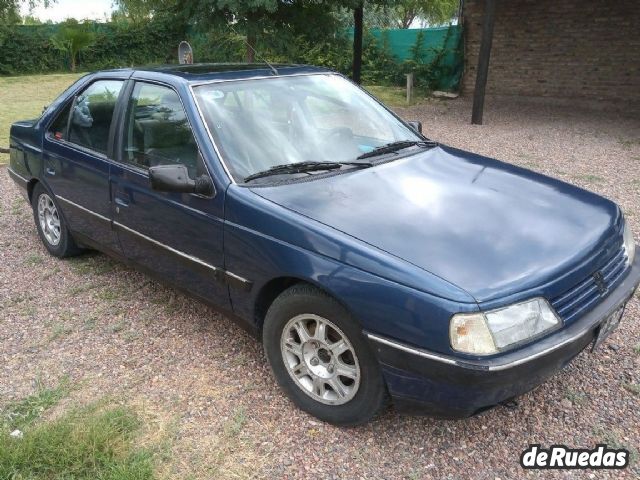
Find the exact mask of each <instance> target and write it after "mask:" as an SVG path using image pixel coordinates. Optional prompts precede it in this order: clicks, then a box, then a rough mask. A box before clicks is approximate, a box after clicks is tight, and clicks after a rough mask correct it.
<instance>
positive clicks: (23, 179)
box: [7, 167, 29, 184]
mask: <svg viewBox="0 0 640 480" xmlns="http://www.w3.org/2000/svg"><path fill="white" fill-rule="evenodd" d="M7 172H9V176H13V177H16V178H19V179H20V180H22V181H23V182H24V183H25V184H27V183H29V179H27V178H25V177H23V176H22V175H20V174H19V173H18V172H16V171H15V170H14V169H13V168H11V167H7Z"/></svg>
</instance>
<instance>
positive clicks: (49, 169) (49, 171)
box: [44, 167, 56, 177]
mask: <svg viewBox="0 0 640 480" xmlns="http://www.w3.org/2000/svg"><path fill="white" fill-rule="evenodd" d="M44 171H45V173H46V174H47V175H51V176H52V177H53V176H54V175H55V174H56V171H55V170H54V169H53V168H51V167H47V168H45V169H44Z"/></svg>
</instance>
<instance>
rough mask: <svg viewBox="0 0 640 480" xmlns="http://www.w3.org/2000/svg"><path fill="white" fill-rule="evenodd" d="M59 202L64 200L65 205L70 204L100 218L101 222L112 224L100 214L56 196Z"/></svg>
mask: <svg viewBox="0 0 640 480" xmlns="http://www.w3.org/2000/svg"><path fill="white" fill-rule="evenodd" d="M55 197H56V198H57V199H58V200H62V201H63V202H64V203H68V204H69V205H71V206H73V207H76V208H79V209H80V210H82V211H84V212H87V213H89V214H91V215H93V216H95V217H98V218H99V219H100V220H104V221H105V222H111V219H110V218H107V217H105V216H104V215H100V214H99V213H96V212H94V211H93V210H89V209H88V208H85V207H83V206H82V205H78V204H77V203H75V202H72V201H71V200H69V199H67V198H64V197H61V196H60V195H56V196H55Z"/></svg>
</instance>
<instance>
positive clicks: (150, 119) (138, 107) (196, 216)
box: [111, 81, 229, 307]
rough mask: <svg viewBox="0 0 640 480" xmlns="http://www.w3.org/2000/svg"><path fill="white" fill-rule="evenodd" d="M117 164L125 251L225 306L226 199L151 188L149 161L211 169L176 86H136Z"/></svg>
mask: <svg viewBox="0 0 640 480" xmlns="http://www.w3.org/2000/svg"><path fill="white" fill-rule="evenodd" d="M130 90H131V93H130V94H127V95H128V97H129V98H128V102H127V106H126V110H125V112H124V115H123V117H122V118H123V120H122V126H121V130H122V132H121V134H120V138H119V142H118V145H119V146H118V149H119V153H118V157H119V162H118V163H117V164H115V165H113V166H112V169H111V182H112V195H113V202H114V222H113V225H114V228H115V230H116V232H117V236H118V238H119V240H120V245H121V247H122V251H123V253H124V255H125V256H127V257H128V258H129V259H131V260H132V261H133V262H135V263H136V264H138V265H139V266H141V267H143V268H144V269H146V270H148V271H150V272H152V273H156V274H158V275H160V276H162V277H163V278H164V279H166V280H169V281H171V282H173V283H174V284H176V285H178V286H180V287H182V288H185V289H187V290H189V291H190V292H192V293H194V294H196V295H198V296H200V297H202V298H204V299H206V300H208V301H210V302H212V303H215V304H217V305H220V306H222V307H228V306H229V293H228V288H227V284H226V283H225V277H224V270H223V268H224V263H223V245H222V234H223V220H222V217H223V203H222V201H221V200H222V199H221V198H217V196H216V194H215V193H214V194H213V195H211V196H210V197H206V196H202V195H195V194H187V193H172V192H159V191H155V190H152V189H151V186H150V182H149V174H148V169H149V167H152V166H156V165H170V164H183V165H186V167H187V169H188V171H189V175H190V176H191V177H192V178H194V179H195V178H196V177H198V176H201V175H209V171H208V168H207V166H206V165H205V163H204V161H203V158H202V156H201V154H200V148H199V146H198V143H197V141H196V139H195V137H194V134H193V131H192V128H191V124H190V121H189V118H188V116H187V112H186V111H185V108H184V106H183V104H182V101H181V99H180V96H179V95H178V93H177V91H176V90H174V89H173V88H172V87H171V86H168V85H165V84H159V83H151V82H146V81H136V82H135V83H134V84H133V85H132V86H131V89H130Z"/></svg>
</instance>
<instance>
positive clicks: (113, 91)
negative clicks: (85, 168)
mask: <svg viewBox="0 0 640 480" xmlns="http://www.w3.org/2000/svg"><path fill="white" fill-rule="evenodd" d="M122 84H123V82H122V81H121V80H99V81H97V82H94V83H92V84H91V85H90V86H89V87H88V88H87V89H86V90H85V91H83V92H82V93H81V94H80V95H78V96H77V97H76V100H75V102H74V103H73V107H72V109H71V122H70V124H69V141H70V142H73V143H75V144H77V145H81V146H83V147H86V148H89V149H91V150H94V151H96V152H99V153H104V154H106V153H107V148H108V145H109V129H110V128H111V120H112V118H113V112H114V110H115V108H116V103H117V101H118V95H120V90H122Z"/></svg>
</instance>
